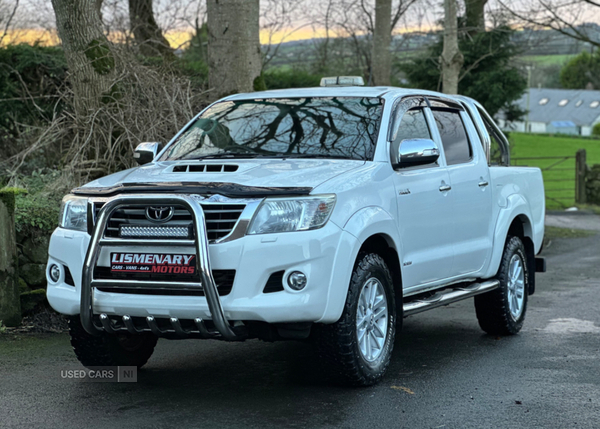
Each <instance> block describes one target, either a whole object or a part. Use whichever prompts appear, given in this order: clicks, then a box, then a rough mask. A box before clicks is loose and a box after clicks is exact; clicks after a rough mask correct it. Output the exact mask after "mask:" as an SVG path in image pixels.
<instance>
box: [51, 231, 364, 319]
mask: <svg viewBox="0 0 600 429" xmlns="http://www.w3.org/2000/svg"><path fill="white" fill-rule="evenodd" d="M89 243H90V236H89V235H88V234H87V233H84V232H76V231H69V230H65V229H61V228H58V229H57V230H56V231H55V232H54V234H53V235H52V239H51V241H50V249H49V264H48V266H50V265H51V264H52V263H56V264H59V265H62V266H64V267H67V268H68V269H69V271H70V272H71V273H72V278H73V283H74V286H70V285H69V284H67V282H66V278H65V275H64V274H63V275H61V278H60V279H59V281H58V282H56V283H54V282H52V281H51V280H50V279H48V300H49V302H50V304H51V305H52V307H53V308H54V309H56V310H57V311H58V312H60V313H63V314H69V315H76V314H79V313H80V307H81V296H82V293H81V292H82V267H83V266H84V259H85V255H86V252H87V249H88V246H89ZM355 246H356V239H355V238H354V237H353V236H351V235H350V234H348V233H345V232H343V231H342V230H341V229H340V228H339V227H338V226H336V225H335V224H334V223H333V222H328V223H327V225H326V226H325V227H323V228H321V229H318V230H314V231H302V232H290V233H281V234H264V235H249V236H243V237H241V238H239V239H236V240H233V241H229V242H223V243H219V244H212V245H209V246H208V259H209V260H210V267H211V269H212V270H235V271H236V275H235V280H234V283H233V287H232V290H231V292H230V293H229V294H228V295H226V296H222V297H220V305H221V306H222V309H223V315H224V317H225V318H226V320H227V321H230V322H233V321H263V322H268V323H287V322H325V323H329V322H334V321H336V320H337V319H338V318H339V314H334V313H336V311H337V310H335V309H336V308H337V307H339V306H336V305H329V304H330V302H331V301H332V300H339V299H341V300H345V297H346V292H347V287H348V279H349V274H350V272H351V267H349V266H348V261H349V260H353V259H352V258H353V254H354V253H355V251H354V247H355ZM111 251H114V252H126V251H131V247H126V246H122V247H111ZM136 251H137V252H143V253H146V252H147V253H161V252H164V253H184V254H185V253H188V254H189V253H195V249H194V248H193V247H186V246H182V247H174V246H163V247H161V246H158V245H153V246H151V247H150V246H148V247H144V246H139V247H136ZM104 257H105V256H104V255H103V254H102V252H100V255H99V260H100V262H99V263H100V264H102V259H103V258H104ZM295 270H299V271H302V272H304V273H305V274H306V275H307V278H308V282H307V285H306V287H305V288H304V289H303V290H302V291H300V292H297V291H293V290H291V289H290V288H288V287H287V282H286V279H287V275H288V274H289V273H290V272H292V271H295ZM278 271H284V276H283V288H284V289H283V290H282V291H279V292H274V293H263V289H264V287H265V284H266V283H267V280H268V279H269V277H270V276H271V274H273V273H274V272H278ZM209 307H210V306H209V303H208V301H207V298H206V297H203V296H166V295H145V294H128V293H114V292H102V291H99V290H94V292H93V300H92V308H93V313H94V314H106V315H108V316H119V317H121V316H125V315H127V316H130V317H142V318H147V317H150V316H152V317H156V318H177V319H192V320H195V319H197V318H200V319H204V320H212V319H213V317H212V312H211V311H210V308H209Z"/></svg>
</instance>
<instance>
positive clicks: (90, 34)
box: [52, 0, 115, 112]
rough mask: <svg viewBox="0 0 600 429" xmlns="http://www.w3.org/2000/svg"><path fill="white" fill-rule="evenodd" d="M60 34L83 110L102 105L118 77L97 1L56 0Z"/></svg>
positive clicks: (76, 97) (76, 103)
mask: <svg viewBox="0 0 600 429" xmlns="http://www.w3.org/2000/svg"><path fill="white" fill-rule="evenodd" d="M52 6H53V7H54V14H55V15H56V26H57V28H58V35H59V36H60V39H61V41H62V46H63V49H64V51H65V57H66V59H67V65H68V67H69V78H70V81H71V85H72V87H73V92H74V94H75V108H76V110H77V111H79V112H85V111H88V110H93V109H95V108H97V107H98V105H99V104H100V102H101V99H102V97H103V96H104V95H108V94H110V90H111V87H112V85H113V82H114V77H115V57H114V55H113V52H112V45H111V44H110V43H109V42H108V40H107V39H106V36H105V35H104V33H103V32H102V22H101V20H100V15H99V14H98V9H97V2H96V0H52Z"/></svg>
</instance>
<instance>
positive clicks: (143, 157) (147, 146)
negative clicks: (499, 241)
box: [133, 142, 162, 165]
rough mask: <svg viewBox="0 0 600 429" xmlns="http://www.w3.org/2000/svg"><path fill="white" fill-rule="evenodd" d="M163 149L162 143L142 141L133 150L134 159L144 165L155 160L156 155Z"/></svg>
mask: <svg viewBox="0 0 600 429" xmlns="http://www.w3.org/2000/svg"><path fill="white" fill-rule="evenodd" d="M161 150H162V143H156V142H151V143H140V144H139V145H138V146H137V147H136V148H135V151H134V152H133V159H135V161H136V162H137V163H138V164H139V165H144V164H148V163H149V162H152V161H154V158H156V155H158V153H159V152H160V151H161Z"/></svg>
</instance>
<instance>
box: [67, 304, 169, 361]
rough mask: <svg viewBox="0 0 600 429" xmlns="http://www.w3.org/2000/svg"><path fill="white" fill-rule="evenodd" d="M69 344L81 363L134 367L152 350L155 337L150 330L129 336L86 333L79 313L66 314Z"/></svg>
mask: <svg viewBox="0 0 600 429" xmlns="http://www.w3.org/2000/svg"><path fill="white" fill-rule="evenodd" d="M69 334H70V335H71V345H72V346H73V350H74V351H75V355H76V356H77V359H79V361H80V362H81V363H82V364H83V366H86V367H89V366H137V367H138V368H141V367H142V366H144V365H145V364H146V362H148V359H150V356H152V353H153V352H154V347H155V346H156V342H157V341H158V337H157V336H156V335H153V334H151V333H142V334H137V335H132V334H129V333H122V334H116V335H108V334H104V333H103V334H102V335H100V336H94V335H90V334H88V333H87V332H86V331H85V329H83V326H82V325H81V320H80V319H79V316H73V317H69Z"/></svg>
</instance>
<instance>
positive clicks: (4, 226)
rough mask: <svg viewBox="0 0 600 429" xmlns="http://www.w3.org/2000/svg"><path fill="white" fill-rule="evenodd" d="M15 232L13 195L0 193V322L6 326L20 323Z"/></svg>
mask: <svg viewBox="0 0 600 429" xmlns="http://www.w3.org/2000/svg"><path fill="white" fill-rule="evenodd" d="M17 270H18V267H17V240H16V232H15V194H14V192H13V191H11V190H6V191H0V321H2V323H3V324H4V325H6V326H18V325H19V324H20V323H21V302H20V297H19V282H18V271H17Z"/></svg>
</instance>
